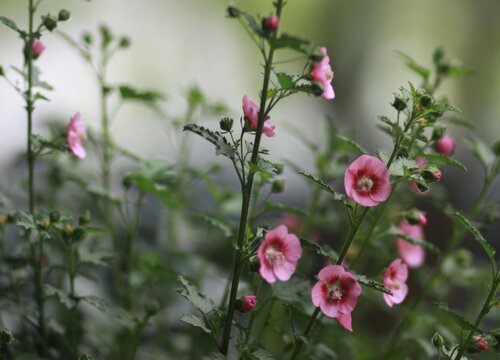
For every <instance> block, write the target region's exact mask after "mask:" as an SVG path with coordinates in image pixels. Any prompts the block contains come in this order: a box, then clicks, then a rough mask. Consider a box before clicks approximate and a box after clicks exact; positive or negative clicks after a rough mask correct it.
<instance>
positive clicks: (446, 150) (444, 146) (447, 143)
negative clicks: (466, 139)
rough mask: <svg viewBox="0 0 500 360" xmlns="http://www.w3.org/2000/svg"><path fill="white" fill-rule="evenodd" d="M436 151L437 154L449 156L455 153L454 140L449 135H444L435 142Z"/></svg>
mask: <svg viewBox="0 0 500 360" xmlns="http://www.w3.org/2000/svg"><path fill="white" fill-rule="evenodd" d="M436 150H437V152H439V153H441V154H443V155H446V156H450V155H453V153H454V152H455V139H453V138H452V137H451V136H450V135H445V136H443V137H442V138H441V139H439V140H438V141H436Z"/></svg>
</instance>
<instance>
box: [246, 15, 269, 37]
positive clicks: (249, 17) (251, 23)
mask: <svg viewBox="0 0 500 360" xmlns="http://www.w3.org/2000/svg"><path fill="white" fill-rule="evenodd" d="M240 14H241V15H243V17H244V18H245V19H246V21H247V23H248V26H249V27H250V29H252V30H253V32H254V33H256V34H257V35H258V36H263V35H264V32H263V31H262V27H261V26H260V25H259V24H258V23H257V21H256V20H255V18H254V17H253V16H252V15H250V14H249V13H247V12H244V11H241V10H240Z"/></svg>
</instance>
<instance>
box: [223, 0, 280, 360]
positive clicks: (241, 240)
mask: <svg viewBox="0 0 500 360" xmlns="http://www.w3.org/2000/svg"><path fill="white" fill-rule="evenodd" d="M282 8H283V0H278V1H277V3H276V15H277V16H278V17H279V16H280V15H281V9H282ZM273 36H276V32H275V33H274V35H273ZM273 56H274V47H273V46H270V49H269V55H268V56H267V58H266V59H265V60H266V61H265V68H264V80H263V84H262V92H261V98H260V111H259V121H258V124H257V129H256V134H255V142H254V145H253V150H252V157H251V160H250V161H251V163H252V164H257V160H258V155H259V147H260V140H261V137H262V129H263V127H264V121H265V110H266V101H267V91H268V88H269V80H270V76H271V70H272V65H273ZM254 175H255V172H254V171H249V174H248V179H247V182H246V184H245V186H244V188H243V200H242V205H241V216H240V224H239V230H238V243H237V244H238V247H237V249H236V255H235V257H234V266H233V273H232V281H231V291H230V294H229V305H228V309H227V316H226V322H225V324H224V331H223V335H222V340H221V346H220V350H221V352H222V354H224V355H227V352H228V347H229V340H230V337H231V328H232V325H233V317H234V311H235V305H236V296H237V294H238V285H239V281H240V275H241V270H242V263H243V262H242V258H243V247H244V244H245V234H246V227H247V218H248V209H249V206H250V199H251V196H252V188H253V180H254Z"/></svg>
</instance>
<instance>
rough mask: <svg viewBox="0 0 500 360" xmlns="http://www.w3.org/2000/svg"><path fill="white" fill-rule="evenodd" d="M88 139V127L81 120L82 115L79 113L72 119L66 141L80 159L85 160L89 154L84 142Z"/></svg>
mask: <svg viewBox="0 0 500 360" xmlns="http://www.w3.org/2000/svg"><path fill="white" fill-rule="evenodd" d="M86 139H87V127H86V126H85V124H84V123H83V122H82V121H81V120H80V113H79V112H77V113H76V114H75V115H74V116H73V117H72V118H71V121H70V123H69V125H68V128H67V130H66V141H67V142H68V146H69V148H70V149H71V151H72V152H73V154H75V155H76V156H78V157H79V158H80V159H84V158H85V156H86V155H87V153H86V152H85V148H84V147H83V142H84V141H85V140H86Z"/></svg>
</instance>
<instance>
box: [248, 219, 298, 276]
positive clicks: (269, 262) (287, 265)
mask: <svg viewBox="0 0 500 360" xmlns="http://www.w3.org/2000/svg"><path fill="white" fill-rule="evenodd" d="M257 256H258V257H259V261H260V270H259V271H260V275H261V276H262V277H263V278H264V279H265V280H266V281H267V282H268V283H274V282H275V281H276V279H278V280H281V281H288V280H289V279H290V278H291V277H292V275H293V273H294V272H295V268H296V267H297V262H298V261H299V259H300V257H301V256H302V246H301V245H300V241H299V239H298V238H297V236H295V235H294V234H289V233H288V229H287V227H286V226H285V225H280V226H278V227H277V228H275V229H273V230H271V231H269V232H268V233H267V234H266V236H265V237H264V241H263V242H262V244H260V246H259V250H258V252H257Z"/></svg>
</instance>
